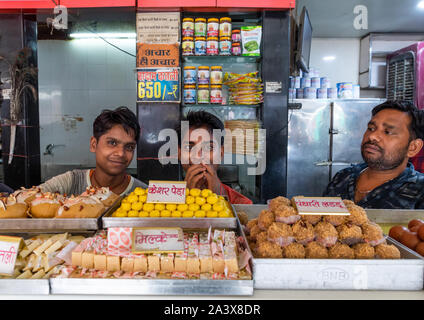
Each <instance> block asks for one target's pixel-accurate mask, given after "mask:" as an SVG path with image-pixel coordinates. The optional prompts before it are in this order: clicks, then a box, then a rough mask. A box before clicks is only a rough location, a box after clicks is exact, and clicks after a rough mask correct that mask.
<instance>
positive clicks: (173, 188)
mask: <svg viewBox="0 0 424 320" xmlns="http://www.w3.org/2000/svg"><path fill="white" fill-rule="evenodd" d="M186 186H187V182H186V181H154V180H150V181H149V188H148V189H147V201H146V202H147V203H185V198H186Z"/></svg>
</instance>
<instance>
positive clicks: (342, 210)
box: [293, 197, 350, 216]
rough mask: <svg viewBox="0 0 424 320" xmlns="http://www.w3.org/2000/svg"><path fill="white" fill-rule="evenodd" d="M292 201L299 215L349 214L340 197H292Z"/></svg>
mask: <svg viewBox="0 0 424 320" xmlns="http://www.w3.org/2000/svg"><path fill="white" fill-rule="evenodd" d="M293 201H294V203H295V204H296V208H297V211H298V212H299V214H300V215H302V214H318V215H346V216H348V215H350V213H349V210H347V208H346V206H345V204H344V203H343V200H342V198H340V197H294V198H293Z"/></svg>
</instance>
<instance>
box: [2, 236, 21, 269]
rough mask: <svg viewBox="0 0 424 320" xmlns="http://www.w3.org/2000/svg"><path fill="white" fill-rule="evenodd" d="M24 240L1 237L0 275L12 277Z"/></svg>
mask: <svg viewBox="0 0 424 320" xmlns="http://www.w3.org/2000/svg"><path fill="white" fill-rule="evenodd" d="M22 243H23V241H22V238H19V237H11V236H0V275H12V274H13V270H14V269H15V263H16V258H17V256H18V252H19V249H20V247H21V244H22Z"/></svg>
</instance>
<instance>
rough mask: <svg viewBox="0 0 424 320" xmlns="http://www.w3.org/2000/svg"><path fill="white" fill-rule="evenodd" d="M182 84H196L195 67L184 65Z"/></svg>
mask: <svg viewBox="0 0 424 320" xmlns="http://www.w3.org/2000/svg"><path fill="white" fill-rule="evenodd" d="M184 84H196V67H194V66H185V67H184Z"/></svg>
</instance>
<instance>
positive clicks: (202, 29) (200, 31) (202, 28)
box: [194, 18, 206, 37]
mask: <svg viewBox="0 0 424 320" xmlns="http://www.w3.org/2000/svg"><path fill="white" fill-rule="evenodd" d="M194 36H195V37H206V19H205V18H196V20H194Z"/></svg>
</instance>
